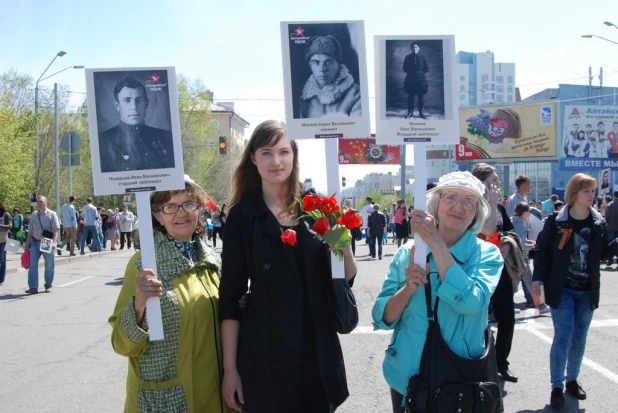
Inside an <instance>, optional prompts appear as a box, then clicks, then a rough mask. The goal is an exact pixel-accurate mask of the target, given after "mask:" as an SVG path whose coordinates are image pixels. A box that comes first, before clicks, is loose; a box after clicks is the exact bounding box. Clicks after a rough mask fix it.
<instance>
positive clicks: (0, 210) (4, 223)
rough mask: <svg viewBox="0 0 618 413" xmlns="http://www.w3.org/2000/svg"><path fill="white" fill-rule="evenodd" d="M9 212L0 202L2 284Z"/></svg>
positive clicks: (0, 265) (4, 272)
mask: <svg viewBox="0 0 618 413" xmlns="http://www.w3.org/2000/svg"><path fill="white" fill-rule="evenodd" d="M11 225H12V219H11V214H9V213H8V212H6V209H5V208H4V206H2V204H0V285H2V284H4V279H5V277H6V241H7V239H8V238H9V233H10V232H11Z"/></svg>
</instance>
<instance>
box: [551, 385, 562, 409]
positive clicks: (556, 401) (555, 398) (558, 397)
mask: <svg viewBox="0 0 618 413" xmlns="http://www.w3.org/2000/svg"><path fill="white" fill-rule="evenodd" d="M563 404H564V394H562V389H561V388H559V387H554V388H553V389H552V391H551V397H550V398H549V405H550V406H551V407H560V406H562V405H563Z"/></svg>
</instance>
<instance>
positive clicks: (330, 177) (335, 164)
mask: <svg viewBox="0 0 618 413" xmlns="http://www.w3.org/2000/svg"><path fill="white" fill-rule="evenodd" d="M324 148H325V150H326V188H327V190H328V196H331V195H333V194H335V198H337V199H339V198H341V197H340V194H339V161H338V160H337V156H338V150H339V141H338V139H324ZM330 254H331V255H330V258H331V260H330V262H331V270H332V273H333V278H345V270H344V266H343V261H339V257H337V256H336V255H335V254H334V253H332V252H331V253H330Z"/></svg>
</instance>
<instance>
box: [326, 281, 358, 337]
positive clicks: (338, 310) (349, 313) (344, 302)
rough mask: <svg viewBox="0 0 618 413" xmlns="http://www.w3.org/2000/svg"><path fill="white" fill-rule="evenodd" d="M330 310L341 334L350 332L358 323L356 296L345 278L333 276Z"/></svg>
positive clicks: (334, 323)
mask: <svg viewBox="0 0 618 413" xmlns="http://www.w3.org/2000/svg"><path fill="white" fill-rule="evenodd" d="M330 312H331V318H332V320H333V325H334V326H335V331H337V332H338V333H339V334H349V333H351V332H352V330H354V329H355V328H356V325H357V324H358V308H357V307H356V298H355V297H354V293H353V292H352V288H351V287H350V284H349V283H348V282H347V281H346V280H345V279H344V278H333V280H332V289H331V294H330Z"/></svg>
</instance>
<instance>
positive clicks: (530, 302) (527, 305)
mask: <svg viewBox="0 0 618 413" xmlns="http://www.w3.org/2000/svg"><path fill="white" fill-rule="evenodd" d="M526 308H536V305H534V300H530V301H526Z"/></svg>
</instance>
